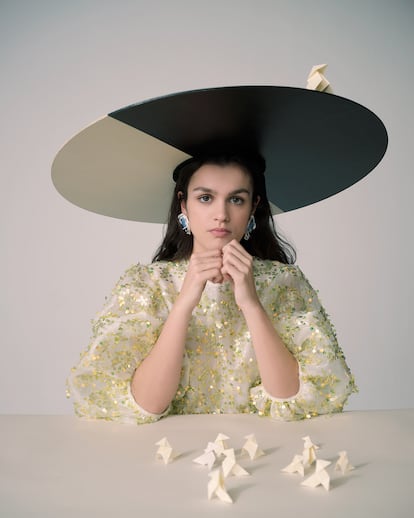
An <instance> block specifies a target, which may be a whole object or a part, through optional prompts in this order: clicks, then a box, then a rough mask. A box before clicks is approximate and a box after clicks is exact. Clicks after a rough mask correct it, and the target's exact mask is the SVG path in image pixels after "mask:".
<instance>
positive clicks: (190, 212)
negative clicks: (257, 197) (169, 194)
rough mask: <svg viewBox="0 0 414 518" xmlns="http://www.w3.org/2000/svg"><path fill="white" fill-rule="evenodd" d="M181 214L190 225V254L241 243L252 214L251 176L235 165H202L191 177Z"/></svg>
mask: <svg viewBox="0 0 414 518" xmlns="http://www.w3.org/2000/svg"><path fill="white" fill-rule="evenodd" d="M181 210H182V212H183V213H184V214H186V216H187V217H188V220H189V222H190V228H191V233H192V234H193V239H194V241H193V242H194V246H193V252H196V253H198V252H203V251H208V250H212V249H222V248H223V246H224V245H226V244H227V243H229V242H230V241H232V240H233V239H237V241H240V240H241V239H242V237H243V235H244V233H245V231H246V227H247V222H248V219H249V217H250V215H251V214H252V212H253V187H252V182H251V179H250V176H249V175H248V174H247V173H246V172H245V171H244V170H243V169H241V168H240V167H239V166H238V165H233V164H229V165H225V166H220V165H214V164H205V165H203V166H201V167H200V168H199V169H198V170H197V171H196V172H195V173H194V174H193V176H192V177H191V179H190V182H189V184H188V193H187V200H186V201H184V200H183V201H182V202H181Z"/></svg>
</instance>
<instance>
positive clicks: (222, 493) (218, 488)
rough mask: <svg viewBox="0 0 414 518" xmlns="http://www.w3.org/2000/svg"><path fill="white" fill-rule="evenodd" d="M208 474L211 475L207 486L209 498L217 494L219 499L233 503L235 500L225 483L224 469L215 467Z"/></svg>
mask: <svg viewBox="0 0 414 518" xmlns="http://www.w3.org/2000/svg"><path fill="white" fill-rule="evenodd" d="M208 476H209V477H210V481H209V483H208V486H207V491H208V499H209V500H211V499H212V498H213V497H214V496H216V497H217V498H218V499H219V500H222V501H223V502H227V503H229V504H232V503H233V500H232V499H231V497H230V495H229V494H228V493H227V491H226V487H225V485H224V475H223V471H222V469H221V468H218V469H215V470H213V471H211V472H210V473H209V474H208Z"/></svg>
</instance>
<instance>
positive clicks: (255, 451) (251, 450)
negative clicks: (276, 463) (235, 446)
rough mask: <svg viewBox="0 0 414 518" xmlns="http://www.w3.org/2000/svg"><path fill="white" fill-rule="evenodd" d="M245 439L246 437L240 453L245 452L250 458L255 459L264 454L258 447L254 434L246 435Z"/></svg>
mask: <svg viewBox="0 0 414 518" xmlns="http://www.w3.org/2000/svg"><path fill="white" fill-rule="evenodd" d="M245 439H247V441H246V442H245V443H244V444H243V447H242V450H241V453H247V455H249V457H250V460H255V459H257V458H258V457H261V456H262V455H265V452H264V451H263V450H261V449H260V448H259V446H258V444H257V441H256V437H255V436H254V434H250V435H246V437H245Z"/></svg>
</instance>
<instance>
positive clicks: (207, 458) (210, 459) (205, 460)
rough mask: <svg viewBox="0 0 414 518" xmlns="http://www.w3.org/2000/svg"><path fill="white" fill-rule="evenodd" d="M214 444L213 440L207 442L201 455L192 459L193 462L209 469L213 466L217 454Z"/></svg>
mask: <svg viewBox="0 0 414 518" xmlns="http://www.w3.org/2000/svg"><path fill="white" fill-rule="evenodd" d="M215 448H216V445H215V444H214V442H209V443H208V444H207V448H206V449H205V450H204V453H203V455H200V456H199V457H197V458H196V459H194V460H193V462H195V463H197V464H201V465H202V466H207V467H208V469H209V470H211V468H212V467H213V466H214V464H215V462H216V460H217V456H216V453H215Z"/></svg>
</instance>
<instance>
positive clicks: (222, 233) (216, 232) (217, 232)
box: [210, 228, 230, 237]
mask: <svg viewBox="0 0 414 518" xmlns="http://www.w3.org/2000/svg"><path fill="white" fill-rule="evenodd" d="M210 233H211V234H213V236H216V237H226V236H228V235H229V234H230V230H227V229H225V228H212V229H211V230H210Z"/></svg>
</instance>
